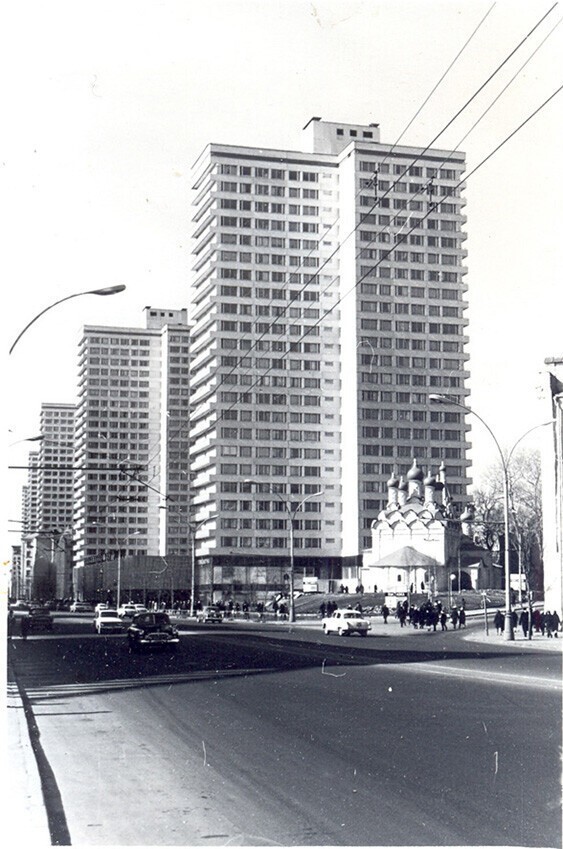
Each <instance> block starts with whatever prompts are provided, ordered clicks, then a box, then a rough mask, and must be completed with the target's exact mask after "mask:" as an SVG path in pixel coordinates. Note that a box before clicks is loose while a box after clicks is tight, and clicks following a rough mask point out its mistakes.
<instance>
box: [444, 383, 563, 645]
mask: <svg viewBox="0 0 563 849" xmlns="http://www.w3.org/2000/svg"><path fill="white" fill-rule="evenodd" d="M428 398H429V399H430V401H435V402H437V403H438V404H453V405H454V406H455V407H461V409H462V410H465V411H466V412H467V413H471V414H472V415H474V416H475V417H476V418H477V419H479V421H480V422H481V424H482V425H483V426H484V427H485V428H486V429H487V430H488V432H489V434H490V436H491V437H492V440H493V442H494V443H495V446H496V448H497V451H498V454H499V457H500V462H501V466H502V490H503V513H504V516H503V525H504V597H505V608H506V609H505V621H504V639H505V640H514V628H513V626H512V599H511V597H510V596H511V594H510V540H509V531H510V525H509V512H510V483H509V477H508V465H509V463H510V459H511V457H512V455H513V453H514V449H515V448H516V446H517V445H518V444H519V443H520V442H521V441H522V439H524V437H525V436H527V435H528V433H530V432H531V431H532V430H535V429H536V428H538V427H545V426H546V425H548V424H551V422H550V421H549V422H542V423H541V424H539V425H535V426H534V427H532V428H530V429H529V430H527V431H526V433H524V434H522V436H521V437H520V438H519V439H518V440H517V441H516V442H515V443H514V445H513V446H512V448H511V450H510V452H509V453H508V455H507V456H505V454H504V452H503V450H502V448H501V447H500V444H499V441H498V439H497V438H496V436H495V434H494V433H493V431H492V430H491V428H490V427H489V425H488V424H487V422H486V421H485V420H484V419H483V418H482V417H481V416H480V415H479V413H476V412H475V410H473V409H472V408H471V407H467V406H466V405H465V404H462V403H461V401H458V400H457V399H456V398H453V397H452V396H451V395H445V394H444V395H438V394H430V395H429V396H428Z"/></svg>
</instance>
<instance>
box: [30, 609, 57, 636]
mask: <svg viewBox="0 0 563 849" xmlns="http://www.w3.org/2000/svg"><path fill="white" fill-rule="evenodd" d="M26 618H27V631H28V633H31V632H32V631H52V630H53V617H52V616H51V611H50V610H49V608H48V607H33V606H32V607H30V608H29V613H27V614H26Z"/></svg>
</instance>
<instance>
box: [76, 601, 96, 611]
mask: <svg viewBox="0 0 563 849" xmlns="http://www.w3.org/2000/svg"><path fill="white" fill-rule="evenodd" d="M93 610H94V608H93V606H92V605H91V604H90V603H89V602H87V601H73V602H72V604H71V605H70V612H71V613H92V611H93Z"/></svg>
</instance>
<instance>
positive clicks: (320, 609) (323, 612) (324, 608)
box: [319, 601, 326, 619]
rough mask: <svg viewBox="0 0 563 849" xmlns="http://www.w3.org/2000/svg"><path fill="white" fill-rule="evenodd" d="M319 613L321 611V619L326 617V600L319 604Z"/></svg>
mask: <svg viewBox="0 0 563 849" xmlns="http://www.w3.org/2000/svg"><path fill="white" fill-rule="evenodd" d="M319 613H320V616H321V619H324V618H325V616H326V604H325V603H324V601H321V603H320V605H319Z"/></svg>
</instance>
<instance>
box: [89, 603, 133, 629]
mask: <svg viewBox="0 0 563 849" xmlns="http://www.w3.org/2000/svg"><path fill="white" fill-rule="evenodd" d="M124 629H125V625H124V624H123V622H122V621H121V619H120V618H119V616H118V615H117V610H110V609H109V608H107V609H106V610H99V611H98V612H97V614H96V618H95V619H94V630H95V632H96V634H107V633H112V632H116V631H117V632H119V633H122V632H123V631H124Z"/></svg>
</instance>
